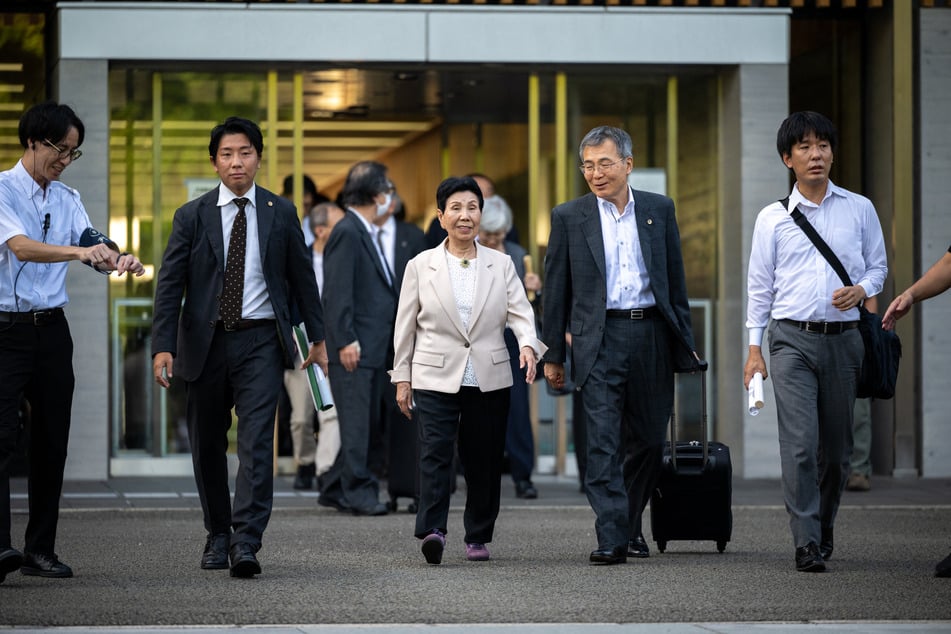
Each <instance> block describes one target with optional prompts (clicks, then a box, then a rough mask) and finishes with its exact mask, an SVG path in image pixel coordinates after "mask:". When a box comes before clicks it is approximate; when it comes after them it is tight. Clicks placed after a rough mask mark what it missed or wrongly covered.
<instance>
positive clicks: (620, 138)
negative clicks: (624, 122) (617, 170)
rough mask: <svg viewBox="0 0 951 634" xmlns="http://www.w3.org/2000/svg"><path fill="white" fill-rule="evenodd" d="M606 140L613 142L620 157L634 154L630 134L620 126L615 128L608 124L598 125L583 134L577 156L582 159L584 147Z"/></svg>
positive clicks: (599, 143)
mask: <svg viewBox="0 0 951 634" xmlns="http://www.w3.org/2000/svg"><path fill="white" fill-rule="evenodd" d="M608 140H611V141H613V142H614V147H616V148H617V151H618V154H620V155H621V158H622V159H625V158H627V157H629V156H634V143H633V142H632V141H631V135H630V134H628V133H627V132H625V131H624V130H622V129H621V128H615V127H612V126H609V125H599V126H598V127H596V128H592V129H591V131H590V132H588V133H587V134H586V135H584V138H583V139H581V145H580V147H579V148H578V156H580V157H581V160H582V161H583V160H584V149H585V148H586V147H590V146H595V145H601V144H602V143H604V142H605V141H608Z"/></svg>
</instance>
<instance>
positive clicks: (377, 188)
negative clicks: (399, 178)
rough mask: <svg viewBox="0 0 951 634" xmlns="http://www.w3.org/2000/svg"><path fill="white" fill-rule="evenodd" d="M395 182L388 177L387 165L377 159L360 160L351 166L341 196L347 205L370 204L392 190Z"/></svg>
mask: <svg viewBox="0 0 951 634" xmlns="http://www.w3.org/2000/svg"><path fill="white" fill-rule="evenodd" d="M391 187H393V184H392V183H390V180H389V179H388V178H387V177H386V166H385V165H383V164H382V163H377V162H376V161H360V162H359V163H357V164H356V165H354V166H353V167H351V168H350V172H349V173H347V180H346V181H344V183H343V189H341V190H340V198H341V200H342V201H343V204H344V206H346V205H369V204H371V203H372V202H373V199H374V198H376V196H377V194H382V193H384V192H387V191H389V190H390V188H391Z"/></svg>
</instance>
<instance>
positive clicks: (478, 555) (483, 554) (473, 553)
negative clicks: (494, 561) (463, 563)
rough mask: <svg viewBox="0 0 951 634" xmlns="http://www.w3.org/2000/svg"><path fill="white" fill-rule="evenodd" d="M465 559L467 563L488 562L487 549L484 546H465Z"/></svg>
mask: <svg viewBox="0 0 951 634" xmlns="http://www.w3.org/2000/svg"><path fill="white" fill-rule="evenodd" d="M466 559H468V560H469V561H488V560H489V549H488V548H486V547H485V544H466Z"/></svg>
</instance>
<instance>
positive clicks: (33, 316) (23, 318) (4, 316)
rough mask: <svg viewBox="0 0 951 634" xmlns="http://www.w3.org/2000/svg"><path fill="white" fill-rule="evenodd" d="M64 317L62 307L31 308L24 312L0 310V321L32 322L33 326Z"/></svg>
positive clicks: (57, 320) (45, 324) (44, 324)
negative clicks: (47, 308)
mask: <svg viewBox="0 0 951 634" xmlns="http://www.w3.org/2000/svg"><path fill="white" fill-rule="evenodd" d="M65 318H66V314H65V313H63V309H62V308H50V309H49V310H33V311H29V312H25V313H8V312H6V311H0V322H3V323H10V322H13V323H16V324H33V325H34V326H47V325H49V324H55V323H56V322H59V321H62V320H64V319H65Z"/></svg>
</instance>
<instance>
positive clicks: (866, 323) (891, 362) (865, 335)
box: [779, 198, 901, 399]
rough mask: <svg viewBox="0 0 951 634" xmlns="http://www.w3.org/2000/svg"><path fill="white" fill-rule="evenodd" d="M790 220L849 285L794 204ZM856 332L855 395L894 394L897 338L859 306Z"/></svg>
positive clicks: (785, 204)
mask: <svg viewBox="0 0 951 634" xmlns="http://www.w3.org/2000/svg"><path fill="white" fill-rule="evenodd" d="M779 202H780V203H781V204H782V206H783V209H789V198H784V199H782V200H780V201H779ZM789 213H790V215H791V216H792V219H793V220H794V221H795V223H796V224H797V225H799V228H800V229H802V230H803V232H804V233H805V234H806V236H808V238H809V239H810V240H811V241H812V243H813V244H814V245H815V246H816V248H817V249H819V253H821V254H822V256H823V257H824V258H825V259H826V261H828V262H829V264H830V265H831V266H832V269H833V270H834V271H835V272H836V273H837V274H838V276H839V279H841V280H842V283H843V284H844V285H846V286H853V284H852V279H851V278H850V277H849V274H848V273H846V271H845V267H844V266H842V262H841V261H839V258H838V257H837V256H836V255H835V253H833V252H832V249H830V248H829V245H828V244H826V242H825V240H823V239H822V237H821V236H820V235H819V233H818V232H817V231H816V228H815V227H813V226H812V224H810V223H809V221H808V220H806V217H805V216H803V215H802V212H801V211H799V207H798V206H797V207H796V208H795V209H793V210H792V211H791V212H789ZM859 332H860V333H861V334H862V341H863V342H864V343H865V358H864V359H863V361H862V371H861V373H860V374H859V383H858V391H857V392H856V396H857V397H858V398H883V399H889V398H892V397H893V396H895V383H896V382H897V381H898V362H899V361H900V360H901V340H900V339H899V338H898V335H897V334H895V332H894V331H891V330H883V329H882V318H881V317H879V316H878V315H877V314H875V313H873V312H869V311H868V310H867V309H866V308H865V306H864V305H863V306H859Z"/></svg>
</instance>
